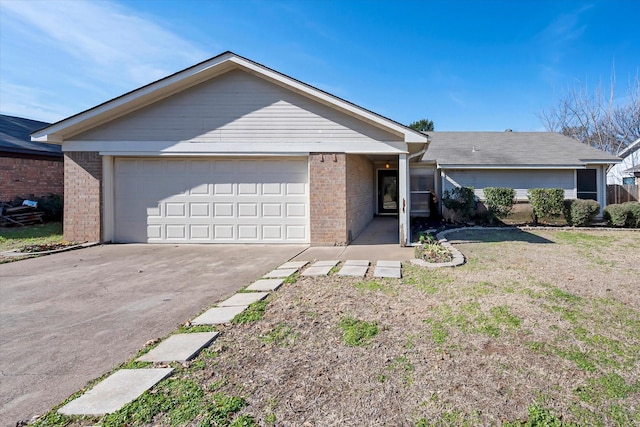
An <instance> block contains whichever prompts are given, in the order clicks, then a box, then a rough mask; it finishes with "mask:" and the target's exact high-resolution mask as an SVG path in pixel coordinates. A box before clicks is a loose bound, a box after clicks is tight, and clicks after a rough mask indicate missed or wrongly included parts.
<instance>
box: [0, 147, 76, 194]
mask: <svg viewBox="0 0 640 427" xmlns="http://www.w3.org/2000/svg"><path fill="white" fill-rule="evenodd" d="M63 173H64V166H63V163H62V159H59V160H43V159H37V160H36V159H27V158H20V157H0V201H4V202H8V201H11V200H13V199H14V198H16V197H20V198H23V199H27V198H29V197H31V196H32V195H33V196H35V197H40V196H47V195H49V194H57V195H62V194H63V193H64V176H63Z"/></svg>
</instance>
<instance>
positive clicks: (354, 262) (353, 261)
mask: <svg viewBox="0 0 640 427" xmlns="http://www.w3.org/2000/svg"><path fill="white" fill-rule="evenodd" d="M344 265H349V266H358V267H368V266H369V260H366V259H348V260H346V261H345V262H344Z"/></svg>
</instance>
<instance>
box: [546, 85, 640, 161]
mask: <svg viewBox="0 0 640 427" xmlns="http://www.w3.org/2000/svg"><path fill="white" fill-rule="evenodd" d="M615 86H616V82H615V74H614V75H613V76H612V78H611V83H610V86H609V90H608V91H605V90H603V88H602V84H599V85H598V86H597V87H596V88H595V90H593V92H591V91H589V88H588V87H587V85H585V84H582V83H580V84H578V86H577V87H576V88H574V89H571V90H569V91H568V92H567V94H566V95H564V96H563V97H561V98H560V100H559V101H558V104H557V105H556V106H555V107H554V108H552V109H551V110H549V111H543V112H542V114H541V115H540V119H541V120H542V123H543V124H544V126H545V128H546V129H547V130H548V131H551V132H559V133H562V134H563V135H567V136H570V137H572V138H574V139H576V140H578V141H580V142H583V143H585V144H588V145H591V146H593V147H596V148H599V149H601V150H604V151H607V152H609V153H612V154H618V153H619V152H620V151H622V150H624V149H625V148H626V147H627V146H628V145H629V144H631V143H632V142H634V141H635V140H636V139H638V138H640V78H639V77H638V75H636V77H635V79H634V80H632V81H630V82H629V85H628V90H627V93H626V95H625V96H624V97H623V98H621V99H618V98H616V97H615Z"/></svg>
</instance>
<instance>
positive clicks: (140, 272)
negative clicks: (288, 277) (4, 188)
mask: <svg viewBox="0 0 640 427" xmlns="http://www.w3.org/2000/svg"><path fill="white" fill-rule="evenodd" d="M304 249H305V246H300V245H270V246H267V245H177V246H176V245H105V246H96V247H92V248H86V249H81V250H76V251H71V252H64V253H60V254H55V255H49V256H44V257H40V258H35V259H28V260H23V261H18V262H14V263H10V264H2V265H0V425H3V426H5V425H6V426H9V425H15V424H16V422H17V421H20V420H29V419H30V418H31V417H32V416H34V415H36V414H43V413H45V412H47V411H48V410H49V409H50V408H51V407H52V406H54V405H56V404H58V403H60V402H62V400H64V399H66V398H67V397H68V396H70V395H71V394H72V393H74V392H76V391H78V390H79V389H81V388H82V387H84V386H85V385H86V383H87V382H88V381H90V380H92V379H94V378H97V377H99V376H101V375H103V374H104V373H105V372H108V371H109V370H111V369H113V368H114V367H115V366H117V365H118V364H119V363H122V362H124V361H126V360H127V359H129V358H131V357H132V356H134V355H135V354H136V352H137V351H138V350H139V349H140V348H142V347H143V346H144V344H145V343H146V342H147V341H149V340H151V339H154V338H159V337H163V336H165V335H167V334H169V333H170V332H171V331H173V330H174V329H176V328H177V327H178V326H179V325H180V324H183V323H184V322H186V321H187V320H190V319H192V318H194V317H195V315H196V314H198V313H199V312H200V311H202V310H203V309H205V308H207V307H209V306H211V305H213V304H214V303H215V302H216V301H219V300H221V299H223V298H225V297H227V296H230V295H232V294H233V293H235V291H236V290H238V289H239V288H241V287H242V286H246V285H248V284H250V283H251V282H252V281H254V280H255V279H257V278H259V277H260V276H262V275H263V274H264V273H266V272H269V271H271V270H272V269H273V268H275V267H277V266H278V265H280V264H282V263H283V262H285V261H287V260H289V259H291V258H293V257H294V256H296V255H297V254H298V253H300V252H301V251H302V250H304Z"/></svg>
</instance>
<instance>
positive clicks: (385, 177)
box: [378, 170, 398, 215]
mask: <svg viewBox="0 0 640 427" xmlns="http://www.w3.org/2000/svg"><path fill="white" fill-rule="evenodd" d="M378 214H396V215H397V214H398V171H396V170H393V171H392V170H381V171H378Z"/></svg>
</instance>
